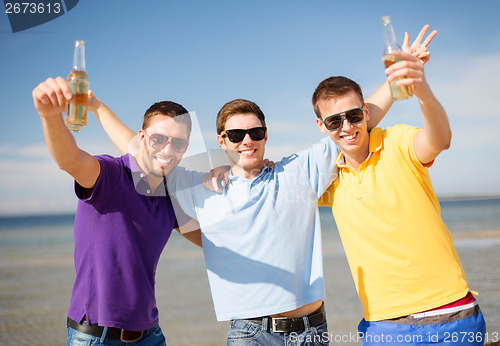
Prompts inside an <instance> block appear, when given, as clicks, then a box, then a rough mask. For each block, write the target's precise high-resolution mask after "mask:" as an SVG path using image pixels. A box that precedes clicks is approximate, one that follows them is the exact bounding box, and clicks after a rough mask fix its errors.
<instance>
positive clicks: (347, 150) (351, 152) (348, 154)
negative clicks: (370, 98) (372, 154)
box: [316, 91, 370, 168]
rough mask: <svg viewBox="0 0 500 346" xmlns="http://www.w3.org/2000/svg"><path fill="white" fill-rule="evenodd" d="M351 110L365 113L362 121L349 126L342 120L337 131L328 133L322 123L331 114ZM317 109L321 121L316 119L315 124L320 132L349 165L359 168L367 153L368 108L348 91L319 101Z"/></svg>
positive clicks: (353, 92)
mask: <svg viewBox="0 0 500 346" xmlns="http://www.w3.org/2000/svg"><path fill="white" fill-rule="evenodd" d="M353 108H363V109H364V111H365V117H364V119H363V120H362V121H360V122H359V123H357V124H351V123H349V121H347V120H346V119H343V121H342V126H341V127H340V128H339V129H337V130H334V131H329V130H328V129H327V128H326V127H325V124H324V123H323V122H322V120H325V118H327V117H328V116H330V115H332V114H338V113H341V112H345V111H347V110H350V109H353ZM318 109H319V112H320V114H321V119H316V124H317V125H318V127H319V129H320V131H321V132H323V133H324V134H327V135H328V136H329V137H330V138H331V139H332V140H333V141H334V142H335V143H336V144H337V146H338V147H339V149H340V150H341V151H342V153H343V154H344V155H345V158H346V160H347V163H348V164H349V165H351V166H353V167H355V168H356V167H357V166H359V164H360V163H361V162H363V161H364V160H365V159H366V157H367V156H368V153H369V133H368V127H367V122H368V120H369V119H370V114H369V112H368V107H367V106H366V105H363V101H362V100H361V98H360V97H359V95H358V94H357V93H356V92H355V91H349V92H348V93H346V94H344V95H342V96H338V97H336V98H333V99H328V100H322V101H320V102H319V103H318ZM342 115H345V114H342Z"/></svg>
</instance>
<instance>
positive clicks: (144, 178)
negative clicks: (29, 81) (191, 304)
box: [33, 77, 191, 345]
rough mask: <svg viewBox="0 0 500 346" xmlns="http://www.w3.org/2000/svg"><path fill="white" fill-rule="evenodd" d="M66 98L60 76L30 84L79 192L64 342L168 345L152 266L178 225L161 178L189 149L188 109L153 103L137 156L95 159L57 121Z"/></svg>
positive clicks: (58, 157) (51, 144) (94, 104)
mask: <svg viewBox="0 0 500 346" xmlns="http://www.w3.org/2000/svg"><path fill="white" fill-rule="evenodd" d="M71 98H72V94H71V91H70V89H69V87H68V85H67V83H66V81H65V80H64V79H63V78H61V77H58V78H56V79H52V78H49V79H47V80H46V81H45V82H43V83H41V84H40V85H38V86H37V87H36V88H35V89H34V90H33V100H34V103H35V107H36V109H37V111H38V114H39V115H40V119H41V121H42V125H43V131H44V134H45V139H46V142H47V146H48V148H49V150H50V152H51V154H52V156H53V158H54V160H55V161H56V163H57V164H58V166H59V168H61V169H63V170H65V171H67V172H68V173H69V174H70V175H71V176H72V177H73V178H74V179H75V192H76V195H77V197H78V198H79V201H78V208H77V211H76V218H75V229H74V237H75V257H74V260H75V269H76V279H75V283H74V286H73V292H72V296H71V303H70V307H69V311H68V338H67V345H76V344H78V345H80V344H82V343H83V342H95V341H97V342H98V343H101V344H104V345H121V344H124V343H125V342H131V341H135V340H137V341H140V343H141V345H166V341H165V337H164V335H163V333H162V331H161V329H160V327H159V326H158V320H159V319H158V309H157V308H156V300H155V287H154V286H155V271H156V266H157V263H158V259H159V257H160V254H161V252H162V250H163V248H164V246H165V244H166V242H167V240H168V238H169V237H170V234H171V232H172V229H173V228H176V227H178V221H177V220H176V215H175V214H174V210H173V207H172V203H171V201H170V198H169V196H168V195H167V194H166V192H165V191H166V189H165V176H167V175H168V174H169V173H170V172H171V171H172V169H173V168H174V167H175V166H177V164H178V163H179V161H180V159H181V158H182V155H183V153H184V152H185V151H186V149H187V146H188V138H189V134H190V131H191V120H190V117H189V114H188V112H187V110H186V109H184V107H182V106H181V105H179V104H177V103H174V102H169V101H164V102H159V103H155V104H154V105H152V106H151V107H150V108H149V109H148V110H147V111H146V114H145V115H144V123H143V127H142V129H141V130H139V132H138V138H139V151H138V153H137V154H136V155H134V156H132V155H130V154H127V155H124V156H122V157H117V158H115V157H111V156H107V155H101V156H95V157H94V156H91V155H90V154H88V153H87V152H85V151H83V150H81V149H80V148H78V146H77V144H76V142H75V140H74V138H73V136H72V135H71V133H70V132H69V131H68V129H67V128H66V125H65V124H64V121H63V119H62V112H64V111H65V106H66V100H70V99H71ZM91 100H92V101H91V103H90V109H91V111H92V112H94V113H95V114H96V115H97V116H98V114H99V112H100V111H102V110H109V108H107V107H106V106H105V105H104V104H102V103H101V102H100V101H99V100H98V99H96V98H91ZM98 117H99V116H98ZM179 223H180V221H179Z"/></svg>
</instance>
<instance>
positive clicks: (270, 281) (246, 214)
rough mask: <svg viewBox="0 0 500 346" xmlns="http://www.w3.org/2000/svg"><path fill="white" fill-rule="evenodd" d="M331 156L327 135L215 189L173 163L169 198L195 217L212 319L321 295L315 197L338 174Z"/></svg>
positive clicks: (280, 308)
mask: <svg viewBox="0 0 500 346" xmlns="http://www.w3.org/2000/svg"><path fill="white" fill-rule="evenodd" d="M336 157H337V149H336V146H335V144H334V143H333V141H331V140H330V139H329V138H328V137H326V138H324V139H323V140H322V141H321V142H320V143H318V144H315V145H313V146H312V147H311V148H309V149H308V150H305V151H302V152H299V153H297V154H293V155H291V156H289V157H285V158H283V159H282V160H281V161H279V162H277V163H276V165H275V167H274V168H273V169H271V170H270V169H268V168H267V167H265V168H264V169H263V170H262V172H261V173H260V174H259V175H258V176H257V177H255V178H254V179H252V180H248V179H246V178H243V177H239V176H233V175H230V176H229V181H228V184H227V187H226V188H225V189H224V191H223V193H220V194H219V193H215V192H212V191H210V190H208V189H205V188H204V187H203V186H202V185H201V182H202V181H203V177H204V175H205V173H198V172H193V171H188V170H186V169H184V168H182V167H177V168H176V169H174V171H173V172H172V173H171V174H170V175H169V176H168V179H167V184H168V189H169V193H170V195H171V197H174V199H175V200H176V201H177V202H178V203H179V205H180V207H181V208H182V209H183V211H184V212H185V213H186V214H188V215H189V216H190V217H192V218H193V219H197V220H198V222H199V223H200V226H201V231H202V240H203V252H204V255H205V262H206V266H207V272H208V279H209V282H210V288H211V291H212V298H213V302H214V307H215V312H216V315H217V320H219V321H225V320H232V319H243V318H254V317H260V316H266V315H272V314H277V313H281V312H285V311H290V310H294V309H297V308H299V307H301V306H303V305H306V304H309V303H312V302H315V301H317V300H320V299H323V297H324V284H323V262H322V251H321V231H320V221H319V212H318V198H319V197H320V196H321V195H322V194H323V192H324V191H325V190H326V188H327V187H328V186H329V185H330V183H331V182H332V181H333V180H334V179H335V178H336V176H337V170H336V166H335V161H336ZM174 204H175V203H174Z"/></svg>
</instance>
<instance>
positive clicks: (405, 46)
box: [401, 32, 410, 53]
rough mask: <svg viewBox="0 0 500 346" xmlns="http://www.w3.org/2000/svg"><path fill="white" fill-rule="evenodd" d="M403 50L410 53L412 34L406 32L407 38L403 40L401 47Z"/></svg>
mask: <svg viewBox="0 0 500 346" xmlns="http://www.w3.org/2000/svg"><path fill="white" fill-rule="evenodd" d="M401 49H403V51H405V52H409V53H410V34H408V33H407V32H405V38H404V40H403V46H402V47H401Z"/></svg>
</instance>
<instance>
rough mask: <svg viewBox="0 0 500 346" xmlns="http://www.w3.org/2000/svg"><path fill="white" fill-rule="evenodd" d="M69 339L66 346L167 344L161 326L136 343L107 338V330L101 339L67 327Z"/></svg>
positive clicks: (164, 345)
mask: <svg viewBox="0 0 500 346" xmlns="http://www.w3.org/2000/svg"><path fill="white" fill-rule="evenodd" d="M67 328H68V338H67V339H66V346H90V345H109V346H115V345H122V346H123V345H131V346H132V345H134V346H166V345H167V342H166V340H165V336H164V335H163V332H162V331H161V328H160V326H156V327H154V328H152V329H150V330H149V331H148V332H147V333H144V335H143V336H142V337H141V338H140V339H139V340H137V341H135V342H127V343H125V342H121V341H120V340H117V339H110V338H106V336H105V335H104V334H105V332H106V329H105V330H104V332H103V335H101V337H97V336H93V335H89V334H85V333H81V332H79V331H77V330H74V329H73V328H71V327H69V326H67Z"/></svg>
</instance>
